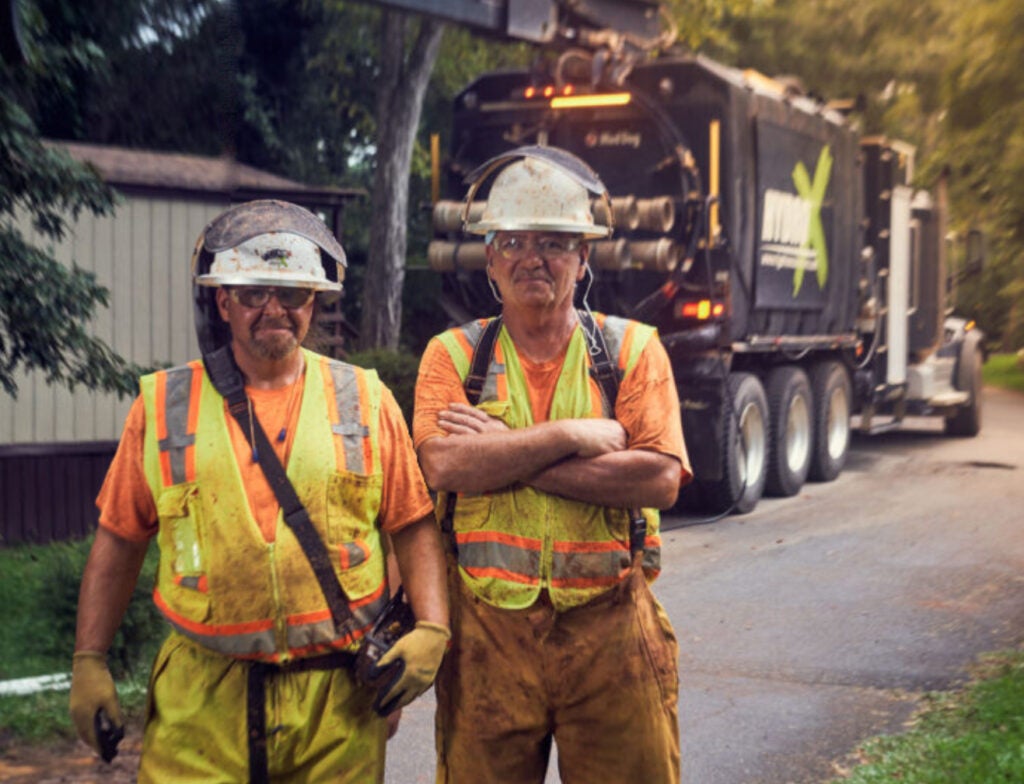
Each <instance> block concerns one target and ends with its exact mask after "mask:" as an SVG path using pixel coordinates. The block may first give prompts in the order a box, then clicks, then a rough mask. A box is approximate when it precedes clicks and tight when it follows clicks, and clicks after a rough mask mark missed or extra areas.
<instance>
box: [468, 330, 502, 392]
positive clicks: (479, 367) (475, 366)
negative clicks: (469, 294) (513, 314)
mask: <svg viewBox="0 0 1024 784" xmlns="http://www.w3.org/2000/svg"><path fill="white" fill-rule="evenodd" d="M500 331H501V316H498V317H496V318H493V319H491V320H490V321H489V322H488V324H487V326H486V327H484V331H483V334H481V335H480V339H479V340H478V341H477V342H476V345H475V346H474V347H473V359H472V361H471V362H470V363H469V374H468V375H467V376H466V380H465V381H464V382H462V386H463V387H464V388H465V390H466V397H467V398H469V404H470V405H471V406H475V405H476V404H477V403H479V402H480V394H481V393H482V392H483V391H484V382H486V381H487V371H488V370H489V369H490V366H491V357H493V356H494V344H495V343H497V342H498V333H499V332H500Z"/></svg>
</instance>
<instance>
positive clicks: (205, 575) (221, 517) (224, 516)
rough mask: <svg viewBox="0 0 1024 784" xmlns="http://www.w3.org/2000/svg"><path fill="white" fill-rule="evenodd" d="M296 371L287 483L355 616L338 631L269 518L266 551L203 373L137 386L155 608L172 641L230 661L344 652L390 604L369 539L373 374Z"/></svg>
mask: <svg viewBox="0 0 1024 784" xmlns="http://www.w3.org/2000/svg"><path fill="white" fill-rule="evenodd" d="M305 357H306V381H305V385H304V391H303V396H302V402H301V405H300V410H299V417H298V425H297V428H296V432H295V436H294V441H293V444H292V448H291V454H290V457H289V460H288V467H287V474H288V477H289V479H290V480H291V482H292V485H293V486H294V488H295V492H296V493H297V495H298V497H299V499H300V500H301V501H302V503H303V505H304V506H305V507H306V510H307V511H308V513H309V517H310V519H311V520H312V522H313V525H314V527H315V528H316V530H317V533H318V534H319V535H320V537H321V538H322V539H323V541H324V544H325V545H326V547H327V550H328V553H329V555H330V559H331V563H332V565H333V566H334V571H335V573H336V574H337V577H338V579H339V580H340V581H341V586H342V588H343V589H344V592H345V595H346V596H347V598H348V601H349V606H350V608H351V610H352V613H353V617H352V619H350V620H349V621H347V622H346V623H345V624H343V625H342V626H341V627H340V628H337V629H336V628H335V627H334V623H333V621H332V619H331V613H330V610H329V609H328V606H327V602H326V600H325V599H324V596H323V592H322V591H321V589H320V586H319V584H318V583H317V580H316V577H315V576H314V573H313V569H312V567H311V566H310V564H309V561H308V560H307V558H306V556H305V554H304V553H303V551H302V549H301V547H300V545H299V542H298V540H297V539H296V538H295V535H294V534H293V533H292V531H291V529H290V528H289V527H288V526H287V525H286V524H285V523H284V520H283V517H282V513H281V512H280V511H279V512H278V519H277V532H276V540H275V541H274V542H273V543H268V542H267V541H266V540H265V539H264V538H263V535H262V533H261V532H260V528H259V525H258V523H257V522H256V519H255V518H254V516H253V515H252V512H251V511H250V507H249V501H248V498H247V497H246V492H245V487H244V486H243V484H242V479H241V475H240V473H239V471H238V466H237V464H236V461H235V454H234V450H233V448H232V445H231V436H230V433H229V431H228V423H227V419H228V417H229V416H230V414H229V413H228V411H227V408H226V404H225V401H224V398H223V397H221V395H220V394H219V393H218V392H217V390H216V389H215V388H214V387H213V385H212V383H211V382H210V380H209V378H208V377H207V375H206V373H205V370H204V368H203V365H202V363H201V362H198V361H196V362H191V363H189V364H187V365H183V366H181V367H177V368H173V369H171V370H164V371H160V372H158V373H154V374H152V375H149V376H145V377H144V378H143V379H142V380H141V388H142V389H141V392H142V398H143V402H144V404H145V410H146V437H145V442H144V459H143V464H144V468H145V473H146V478H147V481H148V483H149V486H150V489H151V491H152V493H153V498H154V501H155V503H156V508H157V513H158V516H159V520H160V526H159V532H158V534H157V542H158V544H159V548H160V568H159V574H158V579H157V584H156V587H155V589H154V592H153V599H154V601H155V603H156V605H157V607H159V608H160V610H161V612H163V614H164V616H165V617H166V618H167V620H168V621H169V622H170V624H171V625H172V626H173V627H174V628H175V629H177V630H178V631H179V632H181V633H182V634H184V635H186V636H188V637H190V638H191V639H193V640H195V641H197V642H198V643H200V644H202V645H204V646H205V647H208V648H210V649H212V650H215V651H217V652H219V653H223V654H225V655H228V656H234V657H238V658H247V659H260V660H265V661H272V662H283V661H287V660H289V659H292V658H301V657H305V656H311V655H315V654H318V653H323V652H327V651H330V650H337V649H349V650H354V649H355V648H356V647H357V644H358V641H359V639H360V638H361V637H363V636H364V634H365V633H366V631H367V630H368V629H369V627H370V626H371V624H372V622H373V619H374V618H375V617H376V616H377V614H378V613H379V611H380V609H381V608H382V607H383V605H384V604H385V603H386V601H387V598H388V597H387V593H388V592H387V581H386V577H385V566H384V552H383V549H382V541H381V535H380V532H379V530H378V528H377V525H376V520H377V515H378V512H379V509H380V504H381V493H382V487H383V474H382V470H381V458H380V450H379V441H378V413H379V411H380V401H381V384H380V381H379V379H378V378H377V374H376V373H375V372H374V371H368V370H364V369H362V368H358V367H354V366H352V365H348V364H345V363H343V362H338V361H335V360H331V359H328V358H326V357H322V356H320V355H318V354H314V353H312V352H309V351H306V352H305Z"/></svg>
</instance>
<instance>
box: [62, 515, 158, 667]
mask: <svg viewBox="0 0 1024 784" xmlns="http://www.w3.org/2000/svg"><path fill="white" fill-rule="evenodd" d="M148 548H149V543H148V542H133V541H130V540H128V539H122V538H121V537H119V536H117V535H115V534H112V533H111V532H110V531H108V530H107V529H105V528H104V527H103V526H100V527H99V528H97V529H96V540H95V542H93V545H92V550H90V551H89V559H88V561H87V562H86V564H85V572H84V573H83V574H82V587H81V589H80V591H79V596H78V625H77V627H76V631H75V650H76V651H99V652H101V653H105V652H106V651H107V649H109V648H110V644H111V642H113V640H114V634H115V633H116V632H117V627H118V626H120V624H121V619H122V618H123V617H124V613H125V610H127V609H128V603H129V602H130V601H131V599H132V593H133V592H134V591H135V583H136V582H138V579H139V572H140V571H141V569H142V562H143V561H144V560H145V558H146V550H147V549H148Z"/></svg>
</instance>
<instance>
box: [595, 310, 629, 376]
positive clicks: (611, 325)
mask: <svg viewBox="0 0 1024 784" xmlns="http://www.w3.org/2000/svg"><path fill="white" fill-rule="evenodd" d="M628 326H629V321H628V320H627V319H624V318H619V317H618V316H605V319H604V326H603V327H601V334H603V335H604V342H605V345H606V346H608V358H609V359H610V360H611V361H612V362H613V363H615V366H616V367H619V368H620V369H621V365H619V352H621V351H622V339H623V338H624V337H625V335H626V327H628Z"/></svg>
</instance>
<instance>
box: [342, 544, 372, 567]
mask: <svg viewBox="0 0 1024 784" xmlns="http://www.w3.org/2000/svg"><path fill="white" fill-rule="evenodd" d="M341 556H342V559H343V561H342V568H343V569H352V568H354V567H356V566H359V564H361V563H364V562H365V561H366V560H367V558H369V555H368V553H367V549H366V545H365V544H363V543H362V541H359V542H342V543H341Z"/></svg>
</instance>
